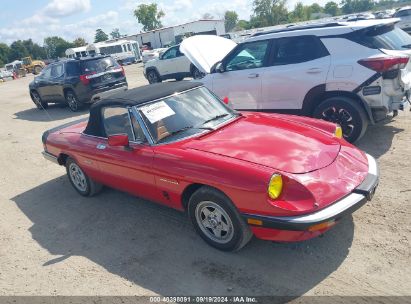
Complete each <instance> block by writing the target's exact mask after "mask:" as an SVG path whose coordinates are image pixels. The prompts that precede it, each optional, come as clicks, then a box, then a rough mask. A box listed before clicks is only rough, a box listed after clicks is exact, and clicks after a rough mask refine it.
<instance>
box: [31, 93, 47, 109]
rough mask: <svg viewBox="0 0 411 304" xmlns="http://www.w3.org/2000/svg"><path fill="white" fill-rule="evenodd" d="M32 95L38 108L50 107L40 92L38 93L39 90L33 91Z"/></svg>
mask: <svg viewBox="0 0 411 304" xmlns="http://www.w3.org/2000/svg"><path fill="white" fill-rule="evenodd" d="M30 95H31V100H33V102H34V104H35V105H36V107H37V109H39V110H45V109H47V108H48V107H49V104H48V103H47V102H45V101H43V100H42V99H41V97H40V94H39V93H37V91H32V92H31V93H30Z"/></svg>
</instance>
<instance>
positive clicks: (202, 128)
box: [157, 126, 214, 142]
mask: <svg viewBox="0 0 411 304" xmlns="http://www.w3.org/2000/svg"><path fill="white" fill-rule="evenodd" d="M188 129H201V130H214V129H213V128H204V127H194V126H185V127H183V128H181V129H178V130H176V131H173V132H170V133H168V135H167V136H166V137H163V138H162V139H160V140H158V141H157V142H161V141H162V140H163V139H166V138H168V137H170V136H173V135H176V134H178V133H181V132H184V131H187V130H188Z"/></svg>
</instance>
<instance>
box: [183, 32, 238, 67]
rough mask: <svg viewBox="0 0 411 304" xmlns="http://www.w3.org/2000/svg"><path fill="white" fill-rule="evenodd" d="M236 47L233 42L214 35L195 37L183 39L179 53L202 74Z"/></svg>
mask: <svg viewBox="0 0 411 304" xmlns="http://www.w3.org/2000/svg"><path fill="white" fill-rule="evenodd" d="M236 45H237V43H235V42H234V41H232V40H230V39H226V38H223V37H219V36H215V35H197V36H192V37H189V38H187V39H184V40H183V42H182V43H181V44H180V52H181V53H183V54H184V55H186V57H187V58H188V59H189V60H190V61H191V62H192V63H193V64H194V65H195V66H196V67H197V68H198V69H199V70H200V71H201V72H203V73H210V71H211V68H212V67H213V65H215V64H216V63H217V62H219V61H221V60H222V59H223V58H224V57H225V56H226V55H227V54H228V53H229V52H231V50H232V49H233V48H234V47H235V46H236Z"/></svg>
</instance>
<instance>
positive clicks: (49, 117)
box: [40, 103, 54, 122]
mask: <svg viewBox="0 0 411 304" xmlns="http://www.w3.org/2000/svg"><path fill="white" fill-rule="evenodd" d="M40 106H41V108H42V109H43V111H44V112H45V113H46V115H47V117H48V119H49V120H50V122H53V121H54V120H53V118H52V117H51V115H50V114H49V112H48V111H47V110H46V109H45V108H44V107H43V105H42V104H41V103H40Z"/></svg>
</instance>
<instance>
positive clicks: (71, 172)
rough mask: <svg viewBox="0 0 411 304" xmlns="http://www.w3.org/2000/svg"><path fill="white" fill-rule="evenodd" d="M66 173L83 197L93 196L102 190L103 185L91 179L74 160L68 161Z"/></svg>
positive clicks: (69, 159)
mask: <svg viewBox="0 0 411 304" xmlns="http://www.w3.org/2000/svg"><path fill="white" fill-rule="evenodd" d="M66 171H67V176H68V178H69V180H70V183H71V185H72V186H73V188H74V189H76V191H77V192H78V193H80V194H81V195H83V196H93V195H95V194H97V193H98V192H100V190H101V189H102V185H101V184H99V183H97V182H95V181H93V180H92V179H91V178H89V177H88V176H87V175H86V173H84V171H83V170H82V169H81V168H80V166H79V165H78V164H77V163H76V162H75V161H74V159H72V158H68V159H67V161H66Z"/></svg>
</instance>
